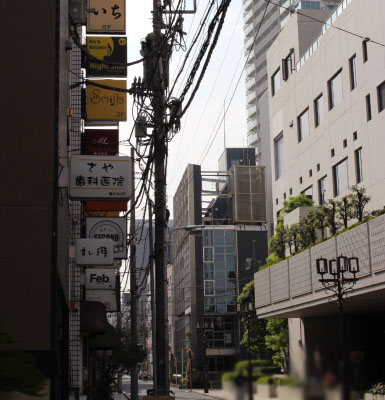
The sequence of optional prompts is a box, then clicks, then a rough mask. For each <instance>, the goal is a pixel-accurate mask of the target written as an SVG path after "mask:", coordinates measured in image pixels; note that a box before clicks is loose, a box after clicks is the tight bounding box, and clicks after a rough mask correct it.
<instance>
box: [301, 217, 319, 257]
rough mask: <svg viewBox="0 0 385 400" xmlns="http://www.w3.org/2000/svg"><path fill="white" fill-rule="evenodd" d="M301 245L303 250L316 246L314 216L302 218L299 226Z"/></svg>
mask: <svg viewBox="0 0 385 400" xmlns="http://www.w3.org/2000/svg"><path fill="white" fill-rule="evenodd" d="M298 237H299V245H300V247H301V248H302V249H303V248H305V247H308V246H310V245H311V244H314V243H315V241H316V232H315V226H314V219H313V216H312V215H310V216H307V217H305V218H302V219H301V221H300V222H299V224H298Z"/></svg>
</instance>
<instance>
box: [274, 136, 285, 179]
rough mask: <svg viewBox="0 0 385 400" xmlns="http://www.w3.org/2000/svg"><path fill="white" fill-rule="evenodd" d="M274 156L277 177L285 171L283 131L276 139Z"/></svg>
mask: <svg viewBox="0 0 385 400" xmlns="http://www.w3.org/2000/svg"><path fill="white" fill-rule="evenodd" d="M274 157H275V160H274V161H275V179H276V180H277V179H278V178H280V176H281V175H282V171H283V133H280V134H279V135H278V136H277V137H276V138H275V139H274Z"/></svg>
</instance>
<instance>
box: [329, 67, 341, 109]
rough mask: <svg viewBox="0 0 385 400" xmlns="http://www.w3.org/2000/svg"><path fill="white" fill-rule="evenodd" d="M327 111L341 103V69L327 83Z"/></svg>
mask: <svg viewBox="0 0 385 400" xmlns="http://www.w3.org/2000/svg"><path fill="white" fill-rule="evenodd" d="M328 91H329V110H331V109H332V108H334V106H336V105H337V104H339V103H340V102H341V101H342V98H343V91H342V69H340V70H339V71H338V72H337V73H336V74H335V75H334V76H333V77H332V78H331V79H330V80H329V82H328Z"/></svg>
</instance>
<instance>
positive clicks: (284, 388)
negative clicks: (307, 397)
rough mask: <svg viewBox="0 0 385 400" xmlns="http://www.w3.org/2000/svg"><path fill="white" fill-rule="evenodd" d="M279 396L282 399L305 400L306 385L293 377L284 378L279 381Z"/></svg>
mask: <svg viewBox="0 0 385 400" xmlns="http://www.w3.org/2000/svg"><path fill="white" fill-rule="evenodd" d="M277 395H278V397H279V398H280V399H285V400H301V399H303V398H304V383H303V381H302V380H301V379H298V378H295V377H292V376H283V377H282V378H279V379H278V380H277Z"/></svg>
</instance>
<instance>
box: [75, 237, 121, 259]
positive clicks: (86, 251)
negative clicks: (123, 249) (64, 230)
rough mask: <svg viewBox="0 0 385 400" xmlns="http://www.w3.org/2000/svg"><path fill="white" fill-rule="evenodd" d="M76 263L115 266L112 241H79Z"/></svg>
mask: <svg viewBox="0 0 385 400" xmlns="http://www.w3.org/2000/svg"><path fill="white" fill-rule="evenodd" d="M75 262H76V264H77V265H113V264H114V253H113V241H112V239H77V241H76V255H75Z"/></svg>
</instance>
